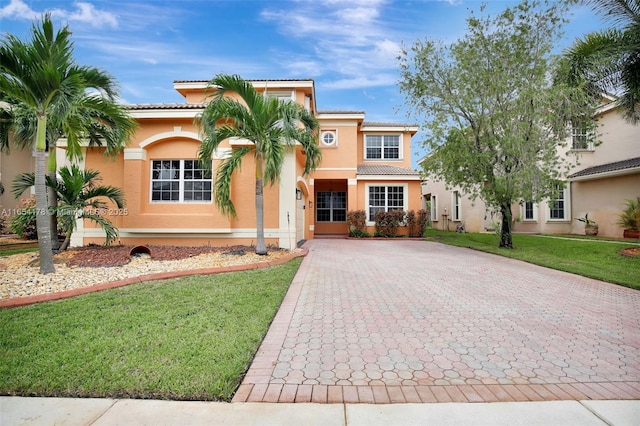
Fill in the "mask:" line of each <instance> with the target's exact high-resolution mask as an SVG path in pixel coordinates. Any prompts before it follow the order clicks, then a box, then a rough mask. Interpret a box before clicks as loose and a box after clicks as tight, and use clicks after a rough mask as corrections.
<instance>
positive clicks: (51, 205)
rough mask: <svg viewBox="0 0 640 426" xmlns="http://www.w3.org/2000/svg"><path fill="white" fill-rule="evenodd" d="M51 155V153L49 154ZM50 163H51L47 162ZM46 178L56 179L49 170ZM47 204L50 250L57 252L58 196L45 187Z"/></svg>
mask: <svg viewBox="0 0 640 426" xmlns="http://www.w3.org/2000/svg"><path fill="white" fill-rule="evenodd" d="M49 155H51V153H49ZM49 163H51V161H49ZM47 176H49V177H51V178H52V179H55V178H56V172H55V171H54V172H53V173H52V172H51V170H49V171H47ZM47 204H48V206H47V207H48V210H49V212H50V214H51V216H49V219H50V220H49V227H50V228H51V230H50V231H49V233H50V235H51V249H52V250H58V249H59V248H60V241H59V240H58V214H57V213H56V206H57V205H58V194H57V193H56V190H55V189H53V188H49V187H48V186H47Z"/></svg>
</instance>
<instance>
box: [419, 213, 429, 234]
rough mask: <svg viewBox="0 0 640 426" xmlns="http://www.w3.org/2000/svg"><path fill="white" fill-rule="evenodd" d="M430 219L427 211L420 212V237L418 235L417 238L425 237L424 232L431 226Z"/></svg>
mask: <svg viewBox="0 0 640 426" xmlns="http://www.w3.org/2000/svg"><path fill="white" fill-rule="evenodd" d="M429 219H430V217H429V212H428V211H427V210H425V209H420V210H418V221H417V222H418V235H416V237H423V236H424V231H426V230H427V225H429Z"/></svg>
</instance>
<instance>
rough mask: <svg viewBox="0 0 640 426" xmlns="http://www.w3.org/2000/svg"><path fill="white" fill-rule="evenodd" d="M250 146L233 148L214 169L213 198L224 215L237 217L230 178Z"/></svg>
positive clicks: (250, 149) (250, 148)
mask: <svg viewBox="0 0 640 426" xmlns="http://www.w3.org/2000/svg"><path fill="white" fill-rule="evenodd" d="M253 150H254V148H253V147H250V146H242V147H239V148H235V149H233V151H232V152H231V155H230V156H229V157H227V158H225V159H223V160H222V161H221V162H220V165H219V166H218V170H217V171H216V180H215V184H214V191H213V200H214V202H215V204H216V206H217V207H218V208H219V209H220V211H221V212H222V213H223V214H224V215H228V216H231V217H234V218H235V217H237V215H236V209H235V206H234V205H233V202H232V201H231V179H232V177H233V174H234V173H235V171H236V170H239V169H240V166H241V164H242V159H243V158H244V156H245V155H247V154H248V153H250V152H251V151H253Z"/></svg>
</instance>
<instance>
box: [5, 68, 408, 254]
mask: <svg viewBox="0 0 640 426" xmlns="http://www.w3.org/2000/svg"><path fill="white" fill-rule="evenodd" d="M251 83H252V84H253V86H254V87H255V88H256V90H258V91H259V92H262V93H264V94H265V95H267V96H275V97H278V98H281V99H287V100H292V101H294V102H298V103H300V104H302V105H304V106H305V107H306V108H307V109H308V110H309V111H311V112H312V113H313V114H314V115H315V116H316V117H317V119H318V121H319V123H320V134H319V140H318V143H319V145H320V148H321V151H322V162H321V164H320V166H319V167H318V168H317V169H316V170H315V171H314V172H312V173H311V174H310V175H308V176H303V175H302V171H303V168H304V158H303V157H302V154H301V149H300V148H298V149H296V150H292V151H291V152H289V153H288V154H287V155H286V158H285V161H284V167H283V169H282V174H281V179H280V183H279V185H276V186H274V187H265V191H264V200H265V201H264V206H265V216H264V217H265V240H266V243H267V244H272V245H277V246H279V247H282V248H294V247H295V246H296V244H297V243H298V242H299V241H301V240H306V239H313V238H317V237H321V236H329V235H331V236H333V235H344V236H346V235H347V234H348V232H349V230H348V225H347V211H350V210H365V211H366V212H367V219H368V223H367V224H368V225H369V226H371V227H372V228H371V231H372V233H373V225H374V222H373V215H374V214H375V212H376V211H379V210H385V211H388V210H419V209H420V202H421V195H420V175H419V173H418V172H417V171H414V170H412V169H411V137H412V136H413V135H414V134H415V133H416V132H417V131H418V127H417V126H416V125H406V124H398V123H381V122H369V121H366V120H365V113H364V112H362V111H319V110H317V109H316V98H315V85H314V81H313V80H252V81H251ZM174 88H175V90H177V91H178V92H179V93H180V94H181V95H182V96H184V98H185V102H184V103H177V104H141V105H130V106H129V108H130V111H131V114H132V116H133V117H134V118H135V119H136V120H137V122H138V124H139V127H138V129H137V131H136V133H135V136H134V137H133V138H132V140H131V141H130V143H129V144H128V146H127V147H126V148H125V149H124V151H123V152H122V153H120V154H119V155H118V156H117V157H115V158H114V159H113V158H108V157H105V156H104V155H103V149H94V148H92V149H87V150H86V155H85V157H84V161H83V162H82V163H81V164H80V166H81V167H83V168H85V169H95V170H99V171H100V173H101V176H102V178H103V181H102V183H103V184H105V185H113V186H117V187H120V188H122V189H123V190H124V194H125V198H126V208H124V209H120V210H118V209H115V208H114V209H111V210H108V211H106V212H105V214H106V215H107V217H109V219H110V220H111V221H112V222H113V223H114V224H115V225H116V226H117V227H118V228H119V234H120V238H119V241H120V242H121V243H122V244H170V245H206V244H209V245H214V246H220V245H236V244H246V245H250V244H252V243H255V241H256V220H255V219H256V218H255V202H254V194H255V191H254V189H255V173H254V170H255V167H254V164H253V158H251V157H250V156H249V157H245V158H244V159H243V164H242V168H241V171H240V173H238V174H237V175H235V176H234V177H233V180H232V190H231V192H232V194H231V196H232V201H233V203H234V204H235V206H236V211H237V218H230V217H228V216H225V215H223V214H222V213H220V212H219V211H218V209H217V208H216V206H215V205H214V203H213V201H212V199H213V197H212V177H211V175H208V174H207V173H206V172H205V170H202V169H201V168H200V165H199V162H198V155H197V153H198V148H199V146H200V143H201V135H200V134H199V131H198V127H197V125H196V124H194V119H195V118H196V117H197V116H198V115H199V114H201V113H202V111H203V109H204V107H205V102H206V97H205V89H206V88H207V81H175V82H174ZM247 143H250V142H249V141H243V140H228V141H226V142H224V144H223V145H222V146H221V148H220V149H219V150H218V151H217V152H215V153H214V155H213V158H212V165H213V176H215V172H216V165H217V164H219V162H220V161H221V159H223V158H225V156H226V155H228V153H229V152H231V150H233V149H235V148H237V147H240V146H242V145H243V144H247ZM58 146H59V148H58V152H57V155H58V164H59V165H62V164H65V161H66V160H65V158H64V146H65V141H64V140H62V141H59V143H58ZM26 154H30V152H29V153H26ZM3 155H4V154H3ZM14 157H15V160H14ZM17 157H21V158H17ZM29 157H30V155H24V158H22V156H20V155H18V153H12V154H11V160H8V158H6V156H5V157H2V158H0V161H2V163H1V165H2V179H3V181H4V182H10V181H11V180H10V179H9V178H10V177H11V176H12V175H15V174H17V173H18V172H22V171H24V170H33V168H32V160H31V159H30V158H29ZM5 164H7V167H6V169H5ZM7 197H11V195H10V194H6V193H5V195H4V196H3V198H2V202H3V203H4V202H5V198H7ZM7 201H9V200H7ZM103 242H104V234H103V233H102V230H101V229H99V228H95V227H93V225H92V224H90V223H89V222H85V223H84V224H79V227H78V229H77V231H76V232H74V234H73V237H72V245H75V246H79V245H86V244H89V243H97V244H101V243H103Z"/></svg>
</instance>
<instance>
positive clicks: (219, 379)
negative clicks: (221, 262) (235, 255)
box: [0, 258, 302, 401]
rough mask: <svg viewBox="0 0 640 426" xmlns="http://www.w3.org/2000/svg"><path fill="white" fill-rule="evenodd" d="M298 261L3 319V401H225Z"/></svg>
mask: <svg viewBox="0 0 640 426" xmlns="http://www.w3.org/2000/svg"><path fill="white" fill-rule="evenodd" d="M301 262H302V259H301V258H298V259H294V260H291V261H290V262H287V263H286V264H284V265H279V266H273V267H270V268H265V269H256V270H250V271H244V272H234V273H226V274H217V275H194V276H188V277H183V278H176V279H170V280H164V281H150V282H145V283H140V284H133V285H130V286H126V287H121V288H117V289H112V290H106V291H102V292H97V293H90V294H87V295H83V296H78V297H73V298H70V299H65V300H60V301H54V302H47V303H40V304H35V305H29V306H25V307H21V308H13V309H3V310H0V330H2V333H0V359H2V360H3V362H2V363H0V394H1V395H22V396H58V397H105V398H153V399H173V400H212V401H230V400H231V397H232V396H233V393H234V392H235V391H236V389H237V387H238V386H239V384H240V382H241V380H242V377H243V375H244V373H245V372H246V370H247V368H248V366H249V364H250V362H251V361H252V359H253V357H254V355H255V353H256V351H257V349H258V347H259V345H260V343H261V342H262V339H263V338H264V336H265V334H266V332H267V330H268V328H269V325H270V323H271V321H272V320H273V318H274V316H275V313H276V312H277V310H278V308H279V306H280V304H281V302H282V300H283V298H284V295H285V293H286V291H287V290H288V288H289V285H290V283H291V281H292V280H293V277H294V276H295V273H296V271H297V270H298V267H299V266H300V263H301Z"/></svg>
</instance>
